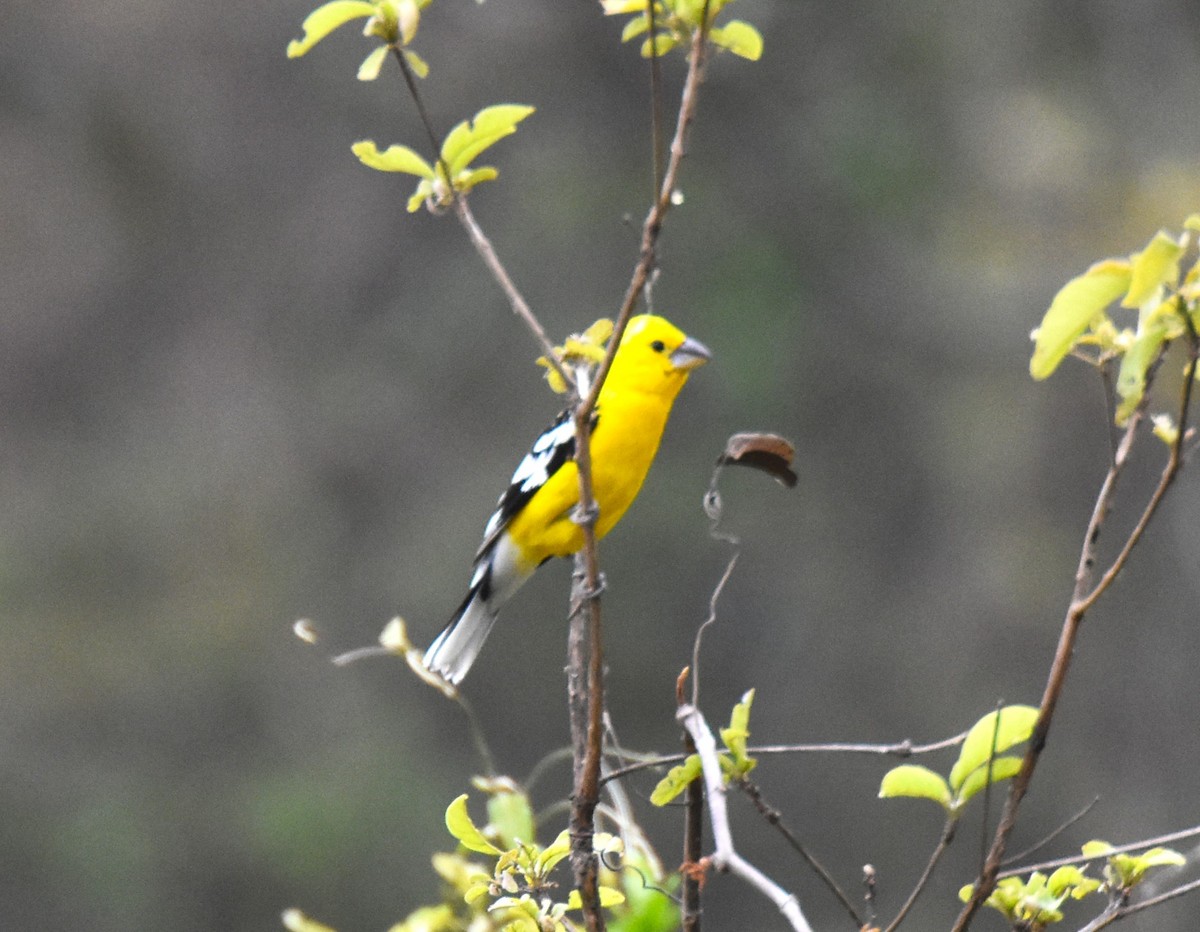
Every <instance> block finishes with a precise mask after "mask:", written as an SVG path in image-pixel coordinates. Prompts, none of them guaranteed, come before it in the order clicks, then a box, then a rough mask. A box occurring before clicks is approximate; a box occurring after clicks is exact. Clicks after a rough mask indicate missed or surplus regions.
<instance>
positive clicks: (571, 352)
mask: <svg viewBox="0 0 1200 932" xmlns="http://www.w3.org/2000/svg"><path fill="white" fill-rule="evenodd" d="M612 333H613V322H612V321H611V320H609V319H608V318H607V317H601V318H600V319H599V320H597V321H596V322H595V323H594V324H592V325H591V326H590V327H588V328H587V330H585V331H583V333H573V334H571V335H570V336H569V337H567V338H566V339H565V340H564V341H563V342H562V345H561V346H556V347H554V358H555V359H557V360H558V362H559V363H560V364H561V365H562V366H563V367H564V368H566V369H568V370H571V371H574V372H578V371H579V369H580V368H581V367H582V368H584V369H590V368H592V367H594V366H598V365H599V364H600V363H601V361H603V359H604V354H605V351H606V347H607V345H608V341H609V338H610V337H611V336H612ZM537 364H538V365H539V366H543V367H544V368H545V369H546V381H547V382H548V383H549V384H550V388H551V389H552V390H553V391H554V392H556V393H557V394H559V395H561V394H563V393H564V392H566V390H567V383H566V382H564V381H563V378H562V376H561V375H559V373H558V370H557V369H555V368H554V366H553V365H552V364H551V362H550V360H549V359H548V358H547V357H545V356H539V357H538V358H537Z"/></svg>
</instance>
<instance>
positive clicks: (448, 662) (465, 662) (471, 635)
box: [422, 590, 500, 684]
mask: <svg viewBox="0 0 1200 932" xmlns="http://www.w3.org/2000/svg"><path fill="white" fill-rule="evenodd" d="M499 614H500V613H499V611H497V610H494V609H493V608H492V607H491V606H490V605H489V604H488V601H487V600H486V599H484V598H483V597H482V596H481V595H480V593H479V591H478V590H475V591H473V592H472V593H471V595H470V597H469V598H468V599H467V601H466V602H465V603H463V606H462V608H460V609H459V610H458V613H457V614H456V615H455V616H454V618H453V619H451V621H450V624H448V625H446V627H445V628H443V629H442V633H441V634H439V635H438V636H437V638H436V639H435V640H434V642H433V643H432V644H430V645H429V650H427V651H425V657H424V659H423V660H422V663H424V664H425V666H426V667H427V668H428V669H430V670H432V671H433V672H434V673H438V674H440V675H441V676H443V677H445V678H446V679H447V680H449V681H450V682H451V683H455V684H457V683H460V682H462V679H463V677H464V676H466V675H467V671H468V670H470V669H471V664H473V663H474V662H475V658H476V657H478V656H479V651H480V650H481V649H482V648H483V642H484V641H486V640H487V636H488V635H489V634H490V633H491V630H492V625H494V624H495V623H496V619H497V618H498V617H499Z"/></svg>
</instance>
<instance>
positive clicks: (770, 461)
mask: <svg viewBox="0 0 1200 932" xmlns="http://www.w3.org/2000/svg"><path fill="white" fill-rule="evenodd" d="M795 453H796V448H795V447H794V446H792V444H791V442H790V441H788V440H786V439H785V438H783V437H781V436H779V435H778V434H768V433H757V432H749V433H742V434H734V435H733V436H732V437H730V438H729V439H728V440H727V441H726V442H725V451H724V452H723V453H722V454H721V455H720V456H719V457H717V465H718V466H725V465H731V466H749V467H751V468H753V469H758V470H760V471H762V472H765V473H766V474H767V475H769V476H773V477H774V478H775V479H777V480H779V481H780V482H782V483H783V484H784V485H786V486H787V487H788V488H789V489H790V488H792V487H794V486H795V485H796V481H797V478H796V474H795V473H794V472H792V458H793V456H794V455H795Z"/></svg>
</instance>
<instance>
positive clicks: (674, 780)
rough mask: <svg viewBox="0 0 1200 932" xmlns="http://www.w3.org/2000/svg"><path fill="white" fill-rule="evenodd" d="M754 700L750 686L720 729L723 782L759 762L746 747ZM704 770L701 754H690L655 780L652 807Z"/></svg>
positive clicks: (662, 801)
mask: <svg viewBox="0 0 1200 932" xmlns="http://www.w3.org/2000/svg"><path fill="white" fill-rule="evenodd" d="M753 702H754V690H753V689H751V690H748V691H747V692H746V694H745V695H744V696H742V701H741V702H739V703H738V704H737V705H735V706H734V707H733V712H732V714H731V715H730V716H729V725H728V726H726V727H725V728H722V729H721V730H720V734H721V741H722V742H723V743H724V744H725V750H724V751H722V752H721V753H720V754H719V755H718V759H719V760H720V762H721V773H722V776H723V777H724V778H725V781H726V782H729V781H730V780H740V779H742V778H743V777H745V776H746V775H747V774H749V773H750V771H752V770H753V769H754V768H755V767H757V766H758V761H757V760H755V759H754V758H753V757H751V756H750V754H749V753H748V752H747V749H746V744H747V742H748V741H749V740H750V706H751V704H752V703H753ZM703 772H704V768H703V767H702V766H701V763H700V755H699V754H689V755H688V756H687V758H686V759H685V760H684V761H683V763H682V764H678V765H676V766H674V767H672V768H671V769H670V770H669V771H667V775H666V776H665V777H663V778H662V779H661V780H659V781H658V785H657V786H656V787H655V788H654V792H652V793H651V794H650V802H651V803H653V804H654V805H655V806H665V805H666V804H667V803H669V802H671V800H673V799H674V798H675V797H676V796H678V795H679V794H680V793H682V792H683V791H684V790H686V789H687V787H688V784H689V783H691V782H692V781H693V780H696V779H699V777H700V776H701V774H702V773H703Z"/></svg>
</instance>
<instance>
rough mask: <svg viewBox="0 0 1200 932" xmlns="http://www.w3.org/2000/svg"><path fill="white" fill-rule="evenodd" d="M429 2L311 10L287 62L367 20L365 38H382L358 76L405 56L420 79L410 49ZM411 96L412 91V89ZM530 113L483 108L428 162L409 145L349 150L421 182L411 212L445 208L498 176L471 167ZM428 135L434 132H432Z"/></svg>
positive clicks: (369, 77)
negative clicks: (390, 56)
mask: <svg viewBox="0 0 1200 932" xmlns="http://www.w3.org/2000/svg"><path fill="white" fill-rule="evenodd" d="M431 2H432V0H380V2H378V3H369V2H365V0H332V2H330V3H326V4H324V5H322V6H319V7H317V9H315V10H313V12H312V13H310V14H309V15H308V16H307V18H305V20H304V23H303V29H304V37H303V38H302V39H293V40H292V41H291V42H289V43H288V47H287V54H288V58H299V57H300V56H302V55H305V54H307V53H308V52H309V51H310V50H311V49H312V48H313V46H315V45H316V44H317V43H318V42H320V41H321V40H322V39H324V38H325V37H326V36H328V35H329V34H330V33H331V32H333V31H334V30H336V29H337V28H338V27H340V26H344V25H345V24H346V23H349V22H353V21H354V20H357V19H365V20H366V25H365V26H364V27H363V34H364V35H365V36H367V37H368V38H375V39H379V40H382V44H380V45H377V46H376V47H375V48H374V49H373V50H372V51H371V53H370V54H369V55H368V56H367V57H366V59H364V60H363V63H362V64H361V65H360V66H359V69H358V77H359V80H362V81H373V80H375V79H376V78H377V77H379V73H380V70H381V69H382V68H383V63H384V61H385V60H386V58H387V56H388V53H389V52H395V53H396V54H397V55H400V56H403V63H407V68H408V69H409V70H411V72H412V73H413V74H415V75H417V76H418V77H421V78H424V77H426V76H427V75H428V74H429V66H428V65H427V64H426V62H425V61H424V59H422V58H421V57H420V56H419V55H418V54H417V53H416V52H414V51H413V50H412V49H411V48H408V45H409V43H410V42H412V40H413V39H414V38H415V36H416V34H417V28H418V26H419V25H420V22H421V12H422V10H424V9H425V8H426V7H428V6H429V4H430V3H431ZM414 93H415V91H414ZM531 113H533V107H527V106H524V105H521V104H498V105H496V106H492V107H485V108H484V109H482V110H480V111H479V112H478V113H477V114H475V116H474V118H473V119H470V120H463V121H462V122H461V123H459V124H458V125H456V126H455V127H454V128H453V129H451V130H450V132H449V133H448V134H447V135H446V138H445V140H444V141H443V142H442V143H441V149H440V151H439V152H438V154H437V155H436V157H435V158H434V159H433V160H432V163H431V162H430V161H429V160H427V159H425V158H424V157H422V156H420V155H418V154H417V153H416V152H415V151H414V150H413V149H411V148H409V147H408V146H401V145H392V146H388V148H387V149H384V150H382V151H380V149H379V147H378V146H377V145H376V144H375V143H374V142H373V141H372V140H370V139H364V140H360V141H359V142H356V143H354V145H353V146H351V149H352V151H353V152H354V154H355V155H356V156H358V159H359V161H361V162H362V163H363V164H364V165H366V166H368V167H369V168H374V169H376V170H378V171H384V172H402V173H405V174H409V175H416V176H417V177H418V178H420V179H421V180H420V182H419V183H418V184H417V188H416V190H415V191H414V192H413V194H412V196H411V197H410V198H409V199H408V210H409V213H413V212H414V211H416V210H418V209H419V208H420V207H421V205H422V204H425V205H426V206H427V207H428V208H429V209H430V210H431V211H434V212H437V211H441V210H444V209H445V208H446V207H447V206H448V205H449V204H450V203H451V202H452V201H453V199H454V198H455V197H456V196H461V195H465V194H466V193H467V192H468V191H470V190H471V189H472V188H474V187H475V186H476V185H477V184H480V183H481V182H484V181H492V180H494V179H495V178H497V177H498V176H499V172H498V171H497V170H496V169H495V168H494V167H492V166H490V165H483V166H474V165H472V164H471V163H472V162H473V161H474V160H475V159H476V158H477V157H478V156H479V155H481V154H482V153H483V152H484V150H486V149H488V148H490V147H491V146H492V145H494V144H495V143H496V142H498V141H499V140H501V139H503V138H504V137H505V136H509V135H511V134H512V133H514V132H516V127H517V124H518V123H520V122H521V121H522V120H523V119H525V118H526V117H527V116H529V114H531ZM430 132H432V130H431V131H430Z"/></svg>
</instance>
